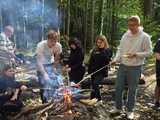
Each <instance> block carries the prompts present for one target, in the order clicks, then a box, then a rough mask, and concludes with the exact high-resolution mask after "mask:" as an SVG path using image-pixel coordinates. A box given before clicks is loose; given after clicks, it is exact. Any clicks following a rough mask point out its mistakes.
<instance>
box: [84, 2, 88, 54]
mask: <svg viewBox="0 0 160 120" xmlns="http://www.w3.org/2000/svg"><path fill="white" fill-rule="evenodd" d="M87 15H88V0H86V1H85V22H84V24H85V25H84V27H85V28H84V51H85V52H86V49H87V35H88V34H87V25H88V24H87V23H88V22H87V21H88V17H87Z"/></svg>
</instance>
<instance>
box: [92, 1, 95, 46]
mask: <svg viewBox="0 0 160 120" xmlns="http://www.w3.org/2000/svg"><path fill="white" fill-rule="evenodd" d="M94 9H95V0H92V3H91V46H93V44H94Z"/></svg>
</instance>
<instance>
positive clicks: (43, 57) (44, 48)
mask: <svg viewBox="0 0 160 120" xmlns="http://www.w3.org/2000/svg"><path fill="white" fill-rule="evenodd" d="M61 52H62V46H61V44H60V43H59V42H57V43H56V44H55V46H53V47H52V48H49V47H48V45H47V40H44V41H41V42H40V43H38V45H37V49H36V55H38V56H40V57H39V59H38V60H37V61H40V62H41V63H42V64H51V63H53V62H54V56H55V54H60V53H61Z"/></svg>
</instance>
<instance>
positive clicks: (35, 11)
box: [0, 0, 60, 47]
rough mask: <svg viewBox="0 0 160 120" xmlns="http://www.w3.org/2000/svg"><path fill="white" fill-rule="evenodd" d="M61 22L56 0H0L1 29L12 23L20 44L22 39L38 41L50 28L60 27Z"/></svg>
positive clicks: (24, 40)
mask: <svg viewBox="0 0 160 120" xmlns="http://www.w3.org/2000/svg"><path fill="white" fill-rule="evenodd" d="M59 23H60V18H59V17H58V7H57V3H56V0H0V29H1V31H2V30H3V29H4V27H5V26H6V25H12V26H13V27H14V28H15V32H16V40H15V41H16V42H17V43H19V44H20V45H21V44H23V43H20V42H21V41H22V39H23V42H24V43H25V42H26V41H29V40H31V39H32V41H33V40H34V42H35V41H36V42H35V43H37V41H39V40H40V39H41V38H42V36H44V33H45V31H47V29H48V28H54V29H58V27H59ZM37 31H38V32H37ZM29 44H31V42H27V43H26V44H25V45H29ZM22 47H24V46H22Z"/></svg>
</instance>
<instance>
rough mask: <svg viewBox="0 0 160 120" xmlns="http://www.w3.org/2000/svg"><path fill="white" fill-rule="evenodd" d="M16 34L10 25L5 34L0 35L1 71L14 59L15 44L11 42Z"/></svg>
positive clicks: (5, 29)
mask: <svg viewBox="0 0 160 120" xmlns="http://www.w3.org/2000/svg"><path fill="white" fill-rule="evenodd" d="M13 33H14V29H13V27H12V26H10V25H8V26H6V27H5V28H4V32H1V33H0V69H1V68H3V66H4V65H5V64H9V63H10V61H11V59H14V57H15V54H14V50H15V44H14V43H13V42H12V41H11V40H10V38H11V36H12V35H13Z"/></svg>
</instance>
